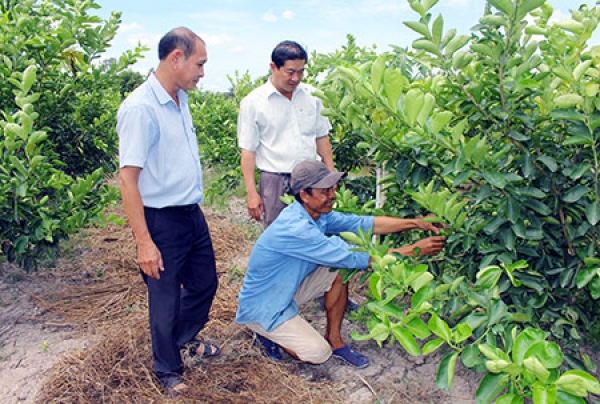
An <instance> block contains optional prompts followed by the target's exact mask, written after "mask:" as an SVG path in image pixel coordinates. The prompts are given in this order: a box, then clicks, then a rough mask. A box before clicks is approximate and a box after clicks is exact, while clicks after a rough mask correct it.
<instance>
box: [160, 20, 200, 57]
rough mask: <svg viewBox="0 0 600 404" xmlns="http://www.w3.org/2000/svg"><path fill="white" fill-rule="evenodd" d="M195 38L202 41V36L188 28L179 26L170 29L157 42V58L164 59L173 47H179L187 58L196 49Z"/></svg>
mask: <svg viewBox="0 0 600 404" xmlns="http://www.w3.org/2000/svg"><path fill="white" fill-rule="evenodd" d="M196 39H199V40H201V41H202V43H204V41H203V40H202V38H200V37H199V36H198V35H196V34H195V33H194V32H193V31H192V30H191V29H189V28H185V27H179V28H174V29H172V30H171V31H169V32H167V33H166V34H165V36H163V37H162V38H161V39H160V42H159V43H158V59H159V60H164V59H165V58H166V57H167V56H169V54H170V53H171V52H173V51H174V50H175V49H181V50H182V51H183V56H184V57H185V58H186V59H187V58H189V57H190V56H191V55H192V54H193V53H194V51H195V50H196Z"/></svg>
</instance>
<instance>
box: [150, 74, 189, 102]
mask: <svg viewBox="0 0 600 404" xmlns="http://www.w3.org/2000/svg"><path fill="white" fill-rule="evenodd" d="M148 84H150V87H151V88H152V91H153V92H154V95H155V96H156V98H157V99H158V102H159V103H161V104H168V103H169V102H172V103H175V100H173V98H171V96H170V95H169V93H168V92H167V90H165V88H164V87H163V86H162V84H160V81H158V79H157V78H156V75H155V74H154V73H152V74H150V76H149V77H148ZM177 97H178V98H179V102H180V103H186V102H187V97H188V95H187V93H186V92H185V91H183V90H179V91H177Z"/></svg>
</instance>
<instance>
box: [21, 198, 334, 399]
mask: <svg viewBox="0 0 600 404" xmlns="http://www.w3.org/2000/svg"><path fill="white" fill-rule="evenodd" d="M116 213H117V214H119V215H123V212H122V211H121V210H120V208H117V211H116ZM207 220H208V222H209V226H210V229H211V235H212V239H213V243H214V247H215V253H216V256H217V268H218V272H219V282H220V285H219V290H218V291H217V296H216V298H215V301H214V304H213V307H212V312H211V321H210V322H209V323H208V324H207V327H205V329H204V330H203V331H202V333H201V334H202V337H204V338H207V339H210V340H211V341H216V342H218V343H219V345H220V346H221V348H222V354H221V356H220V357H218V358H214V359H211V360H204V361H202V362H200V363H198V364H195V365H191V366H190V368H189V369H188V370H186V372H185V374H184V377H185V379H186V382H187V384H189V385H190V387H191V388H190V390H189V392H188V393H186V395H185V397H179V398H174V399H167V398H166V397H165V396H164V395H163V394H162V391H161V386H160V384H159V383H158V381H157V380H156V378H155V377H154V375H153V372H152V357H151V350H150V337H149V330H148V322H147V313H146V311H147V310H146V307H147V306H146V291H145V287H144V284H143V281H142V279H141V277H140V275H139V273H138V269H137V266H136V264H135V261H134V259H135V246H134V243H133V239H132V237H131V232H130V229H129V228H127V227H119V226H116V225H110V226H108V227H106V228H102V229H95V228H94V229H88V230H87V231H86V235H85V236H84V237H83V241H80V242H79V243H76V244H75V246H74V247H72V250H71V251H69V254H68V255H69V256H68V257H64V258H62V259H61V260H60V261H59V263H58V264H57V266H56V268H53V270H52V271H44V273H41V274H40V276H42V277H46V278H47V279H46V284H47V285H52V287H46V288H43V289H42V290H36V291H30V294H31V295H32V296H33V297H34V298H35V299H36V304H37V305H38V306H39V307H41V308H42V309H44V310H45V311H46V312H47V317H48V322H49V323H51V324H53V325H56V326H68V327H72V328H74V329H75V330H76V331H81V332H93V333H95V334H96V340H99V341H100V342H99V343H97V344H96V345H94V346H92V347H90V348H87V349H85V350H83V351H80V352H77V353H75V354H72V355H71V356H68V357H66V358H65V359H63V360H62V361H61V362H59V363H58V364H57V365H55V366H54V367H53V369H52V371H51V374H50V377H49V378H48V379H47V382H46V383H45V385H44V386H43V388H42V391H41V393H40V394H39V396H38V402H40V403H338V402H341V401H342V400H341V399H340V397H339V396H338V395H337V394H336V393H335V392H334V388H333V386H332V385H331V384H329V383H315V382H308V381H306V380H304V379H303V378H301V377H300V376H298V372H297V370H296V367H297V365H296V364H294V363H287V364H284V365H281V364H276V363H272V362H269V361H268V360H267V359H265V358H264V357H263V356H262V355H260V353H259V351H258V349H257V348H256V346H255V345H254V344H253V341H252V338H251V336H250V334H248V333H247V332H246V331H245V330H244V329H243V328H242V327H240V326H239V325H237V324H236V323H235V322H234V317H235V310H236V304H237V293H238V291H239V287H240V277H239V275H238V274H236V273H235V271H232V268H233V267H234V266H235V265H237V261H236V260H239V259H240V257H244V256H246V257H247V255H249V253H250V249H251V246H252V243H253V242H252V240H250V239H249V238H248V237H247V235H246V234H245V232H244V230H243V229H242V228H240V227H239V226H238V225H236V224H235V223H233V222H232V221H231V220H229V219H228V218H227V217H224V216H221V215H217V214H210V213H209V214H207ZM98 336H99V337H98Z"/></svg>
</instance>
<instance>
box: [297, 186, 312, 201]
mask: <svg viewBox="0 0 600 404" xmlns="http://www.w3.org/2000/svg"><path fill="white" fill-rule="evenodd" d="M302 191H306V193H307V194H309V195H310V196H312V191H313V189H312V188H305V189H303V190H302ZM294 198H296V200H297V201H298V202H300V204H302V203H303V202H302V199H300V192H298V193H297V194H296V195H294Z"/></svg>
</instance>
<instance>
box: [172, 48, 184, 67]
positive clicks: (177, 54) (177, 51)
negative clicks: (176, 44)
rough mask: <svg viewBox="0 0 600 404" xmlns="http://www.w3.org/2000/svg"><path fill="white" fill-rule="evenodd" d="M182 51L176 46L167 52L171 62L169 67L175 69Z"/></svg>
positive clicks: (181, 58) (180, 59)
mask: <svg viewBox="0 0 600 404" xmlns="http://www.w3.org/2000/svg"><path fill="white" fill-rule="evenodd" d="M183 57H184V55H183V51H182V50H181V49H179V48H176V49H174V50H173V52H171V53H170V54H169V62H170V63H171V67H172V68H173V69H175V68H176V67H177V65H178V64H179V62H180V61H182V60H183Z"/></svg>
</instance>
